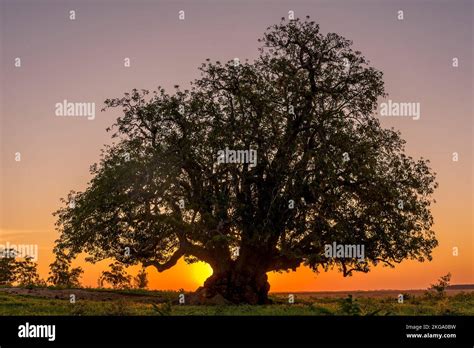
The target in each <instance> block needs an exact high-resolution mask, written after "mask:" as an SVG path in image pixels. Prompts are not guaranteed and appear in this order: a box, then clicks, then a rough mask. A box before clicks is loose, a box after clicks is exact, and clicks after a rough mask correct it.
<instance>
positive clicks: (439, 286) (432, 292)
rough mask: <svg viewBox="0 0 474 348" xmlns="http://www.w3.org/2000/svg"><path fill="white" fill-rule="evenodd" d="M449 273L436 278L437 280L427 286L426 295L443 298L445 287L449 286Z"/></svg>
mask: <svg viewBox="0 0 474 348" xmlns="http://www.w3.org/2000/svg"><path fill="white" fill-rule="evenodd" d="M450 280H451V273H448V274H446V275H444V276H442V277H441V278H439V279H438V282H437V283H435V284H431V286H430V287H429V288H428V295H429V296H431V297H435V298H444V297H445V296H446V288H447V287H448V286H449V282H450Z"/></svg>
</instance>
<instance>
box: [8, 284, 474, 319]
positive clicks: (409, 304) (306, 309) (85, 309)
mask: <svg viewBox="0 0 474 348" xmlns="http://www.w3.org/2000/svg"><path fill="white" fill-rule="evenodd" d="M5 290H7V289H0V315H73V316H74V315H79V316H88V315H106V316H107V315H112V316H123V315H145V316H147V315H152V316H168V315H172V316H180V315H277V316H278V315H329V316H332V315H344V316H345V315H351V316H386V315H408V316H410V315H474V292H470V293H466V292H461V293H458V294H456V295H452V296H446V297H444V298H435V297H431V296H426V295H424V294H422V295H420V296H413V295H411V296H410V298H409V299H408V300H406V301H404V302H403V303H398V302H397V298H395V297H382V298H367V297H359V298H355V297H352V296H348V297H346V298H334V297H331V298H330V297H325V298H320V297H317V296H315V295H312V294H307V295H305V296H302V297H301V298H299V297H298V295H297V299H296V302H295V303H294V304H289V303H288V298H287V296H285V295H281V294H273V295H270V298H271V300H273V304H269V305H260V306H253V305H214V306H212V305H195V306H191V305H179V304H178V302H177V299H178V296H179V292H174V291H167V292H164V291H147V290H100V289H95V290H93V289H89V290H88V292H90V293H94V294H98V295H102V296H101V297H97V298H96V299H81V298H80V296H79V295H78V299H77V301H76V303H74V304H73V303H70V301H69V300H68V299H67V298H64V299H54V298H44V297H42V298H40V297H37V296H30V295H15V294H11V293H8V292H7V291H5ZM74 290H76V289H72V290H71V292H72V293H73V292H74ZM51 291H58V290H51ZM112 295H121V297H119V298H117V299H116V298H115V297H113V299H112ZM104 298H110V299H109V300H104Z"/></svg>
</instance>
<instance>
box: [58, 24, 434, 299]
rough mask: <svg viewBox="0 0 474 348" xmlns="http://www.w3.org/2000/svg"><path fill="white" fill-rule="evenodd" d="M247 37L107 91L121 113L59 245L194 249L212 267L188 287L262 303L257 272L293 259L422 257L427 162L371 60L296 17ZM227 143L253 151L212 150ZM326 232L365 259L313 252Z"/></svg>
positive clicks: (92, 249)
mask: <svg viewBox="0 0 474 348" xmlns="http://www.w3.org/2000/svg"><path fill="white" fill-rule="evenodd" d="M261 42H262V47H261V48H260V55H259V57H258V58H257V59H256V60H255V61H254V62H253V63H249V62H238V61H236V60H235V61H230V62H228V63H225V64H224V63H220V62H219V61H216V62H215V63H213V62H211V61H210V60H209V59H208V60H207V61H206V63H204V64H202V66H201V67H200V70H201V77H200V78H199V79H197V80H196V81H194V82H193V83H192V84H191V88H190V89H189V90H188V89H185V90H182V89H181V88H179V86H175V91H174V93H173V94H171V95H170V94H167V93H166V92H165V91H164V89H162V88H158V89H157V91H154V92H153V93H151V94H150V93H149V91H147V90H141V91H139V90H137V89H133V90H132V92H131V93H125V95H124V96H123V97H122V98H115V99H108V100H106V101H105V109H107V108H116V107H118V108H120V109H121V110H122V111H123V115H122V116H120V117H118V118H117V121H116V123H115V124H114V125H113V127H112V128H109V129H108V131H111V130H112V131H113V135H112V137H113V138H114V139H115V140H116V142H115V143H114V144H113V145H111V146H107V147H106V148H105V149H104V150H103V153H102V156H101V159H100V161H99V162H98V163H95V164H94V165H92V166H91V174H92V176H93V178H92V179H91V181H90V182H89V184H88V187H87V189H86V190H85V191H84V192H71V193H70V194H69V196H68V198H67V199H64V200H63V201H64V203H65V207H64V208H61V209H59V210H58V211H57V212H56V214H57V217H58V220H57V225H58V229H59V231H60V238H59V240H58V247H59V248H63V249H68V250H70V251H71V252H72V253H79V252H87V253H89V254H90V255H91V256H90V258H89V260H90V261H92V262H95V261H98V260H102V259H104V258H109V257H110V258H113V259H115V260H118V261H120V262H123V263H125V264H127V265H131V264H138V263H141V264H143V265H144V266H154V267H155V268H156V269H157V270H158V271H159V272H163V271H165V270H167V269H169V268H171V267H173V266H174V265H175V264H176V262H177V261H178V260H179V259H180V258H181V257H184V258H185V260H186V261H188V262H194V261H196V260H201V261H204V262H207V263H208V264H209V265H210V266H211V267H212V268H213V274H212V276H211V277H210V278H209V279H207V280H206V281H205V283H204V286H203V287H202V288H200V289H198V294H197V295H199V296H200V297H201V298H203V299H207V298H212V297H214V296H216V295H221V296H223V297H224V298H225V299H227V300H229V301H231V302H233V303H242V302H245V303H266V302H268V297H267V295H268V291H269V284H268V281H267V275H266V273H267V272H271V271H289V270H295V269H296V268H297V267H299V266H300V265H301V264H304V265H306V266H309V267H310V268H311V269H313V270H314V271H319V270H328V269H329V268H332V267H337V268H338V269H339V270H340V271H341V272H342V273H343V275H344V276H349V275H351V274H352V273H353V272H355V271H360V272H368V271H369V269H370V267H371V266H373V265H377V264H379V263H382V264H385V265H389V266H392V267H393V266H394V264H395V263H399V262H401V261H402V260H404V259H407V258H408V259H415V260H418V261H420V262H422V261H424V260H425V259H428V260H431V251H432V249H433V248H434V247H436V245H437V241H436V238H435V235H434V232H433V231H432V230H431V226H432V223H433V218H432V215H431V213H430V210H429V207H430V204H431V202H432V199H431V195H432V193H433V192H434V189H435V188H436V187H437V184H436V182H435V174H434V173H433V172H432V171H431V169H430V168H429V166H428V164H429V163H428V161H427V160H424V159H419V160H414V159H413V158H411V157H410V156H407V155H406V154H405V149H404V143H405V142H404V140H402V139H401V134H400V133H399V132H397V131H395V130H393V129H383V128H382V127H381V125H380V123H379V121H378V119H377V118H376V117H375V116H374V111H375V110H376V108H377V100H378V98H379V97H383V96H385V91H384V86H383V80H382V73H381V72H380V71H377V70H376V69H374V68H372V67H370V66H369V65H368V62H367V60H366V59H365V58H364V57H363V56H362V54H361V53H360V52H358V51H354V50H353V49H352V48H351V45H352V42H351V41H349V40H346V39H345V38H343V37H341V36H339V35H337V34H334V33H329V34H327V35H323V34H321V33H320V31H319V26H318V25H317V24H315V23H314V22H312V21H310V20H309V19H307V20H299V19H298V20H294V21H290V22H289V23H286V22H285V21H282V22H281V23H280V24H278V25H274V26H272V27H270V28H268V30H267V32H266V33H265V34H264V36H263V39H262V40H261ZM225 149H233V150H238V151H240V153H245V151H244V150H247V154H250V150H255V151H256V153H257V155H258V156H257V161H256V162H255V163H248V162H249V161H247V163H235V162H237V161H236V160H235V158H233V159H232V158H230V157H229V158H228V160H229V161H228V162H232V161H233V162H234V163H218V160H217V159H218V156H220V154H222V151H223V150H225ZM242 151H244V152H242ZM247 159H248V158H247ZM254 164H255V165H254ZM72 199H74V201H75V205H74V207H73V208H72V207H70V206H69V205H68V203H69V201H70V200H72ZM333 242H337V243H338V244H355V243H358V244H362V245H364V247H365V249H364V250H365V257H364V259H363V260H362V261H360V260H358V259H356V258H336V257H330V256H327V255H326V254H325V252H324V251H325V245H326V244H331V243H333ZM126 248H129V249H126ZM126 250H129V251H130V252H129V253H127V252H126ZM236 250H238V252H236Z"/></svg>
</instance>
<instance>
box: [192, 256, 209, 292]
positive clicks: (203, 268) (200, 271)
mask: <svg viewBox="0 0 474 348" xmlns="http://www.w3.org/2000/svg"><path fill="white" fill-rule="evenodd" d="M190 272H191V274H192V277H193V279H194V281H195V282H196V283H197V284H198V285H199V286H201V285H202V284H204V281H205V280H206V279H207V278H209V277H210V276H211V275H212V268H211V266H210V265H209V264H208V263H206V262H201V261H199V262H196V263H193V264H192V265H191V270H190Z"/></svg>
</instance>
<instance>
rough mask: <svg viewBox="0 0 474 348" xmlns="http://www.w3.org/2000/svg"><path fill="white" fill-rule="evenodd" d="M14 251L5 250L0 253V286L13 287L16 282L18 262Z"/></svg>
mask: <svg viewBox="0 0 474 348" xmlns="http://www.w3.org/2000/svg"><path fill="white" fill-rule="evenodd" d="M15 256H16V251H15V250H14V249H3V250H1V251H0V285H7V286H11V285H12V283H13V282H14V281H15V278H16V272H17V267H18V265H17V262H16V260H15Z"/></svg>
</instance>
